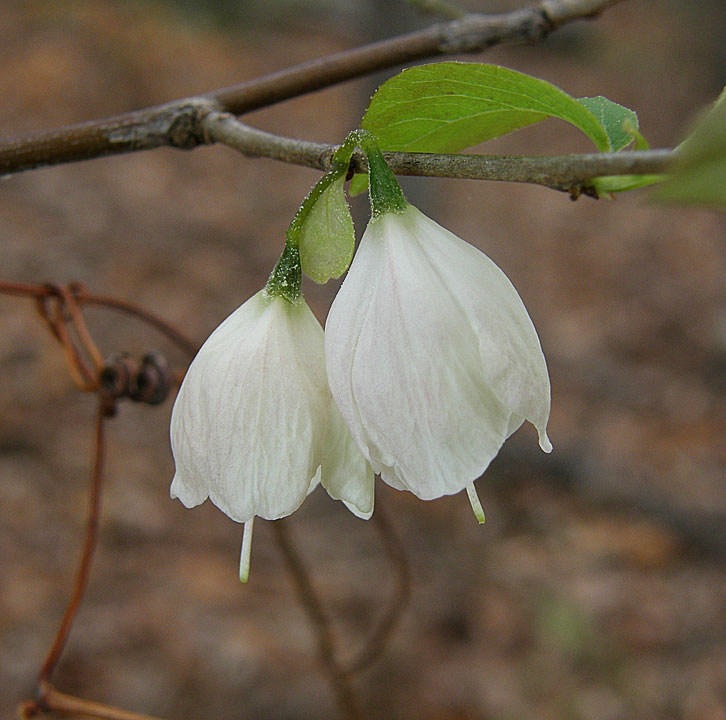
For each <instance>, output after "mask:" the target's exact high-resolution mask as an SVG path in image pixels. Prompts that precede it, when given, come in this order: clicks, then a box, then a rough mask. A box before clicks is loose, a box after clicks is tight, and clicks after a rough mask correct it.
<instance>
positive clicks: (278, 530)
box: [272, 520, 363, 720]
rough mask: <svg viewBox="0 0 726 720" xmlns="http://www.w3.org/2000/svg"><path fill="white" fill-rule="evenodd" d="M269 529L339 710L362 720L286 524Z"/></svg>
mask: <svg viewBox="0 0 726 720" xmlns="http://www.w3.org/2000/svg"><path fill="white" fill-rule="evenodd" d="M272 528H273V530H274V531H275V538H276V540H277V544H278V547H279V548H280V551H281V552H282V555H283V557H284V559H285V564H286V565H287V569H288V570H289V572H290V575H291V577H292V580H293V583H294V585H295V589H296V591H297V594H298V598H299V599H300V603H301V604H302V606H303V608H304V609H305V612H306V613H307V615H308V618H309V619H310V622H311V623H312V625H313V628H314V630H315V635H316V637H317V639H318V653H319V655H320V659H321V661H322V664H323V667H324V669H325V672H326V673H327V675H328V678H329V680H330V684H331V685H332V687H333V690H334V692H335V696H336V698H337V699H338V704H339V705H340V709H341V710H342V711H343V712H344V713H345V716H346V717H347V718H349V719H350V720H362V718H363V713H362V710H361V706H360V701H359V700H358V697H357V696H356V694H355V691H354V690H353V687H352V686H351V684H350V682H349V681H348V679H347V678H346V677H345V675H346V674H345V672H344V671H343V669H342V668H341V667H340V664H339V663H338V660H337V658H336V654H335V644H334V642H333V633H332V630H331V627H330V622H329V620H328V617H327V614H326V613H325V610H324V609H323V605H322V603H321V602H320V599H319V598H318V594H317V592H316V591H315V588H314V587H313V584H312V582H311V580H310V573H309V572H308V570H307V568H306V567H305V564H304V563H303V560H302V558H301V557H300V555H299V553H298V552H297V550H296V549H295V544H294V543H293V541H292V540H291V539H290V535H289V533H288V529H287V523H286V521H285V520H276V521H275V522H273V523H272Z"/></svg>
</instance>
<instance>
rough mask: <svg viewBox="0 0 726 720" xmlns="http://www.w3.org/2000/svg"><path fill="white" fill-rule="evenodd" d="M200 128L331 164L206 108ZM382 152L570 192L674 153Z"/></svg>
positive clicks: (326, 151) (267, 151) (638, 171)
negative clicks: (474, 153) (530, 154)
mask: <svg viewBox="0 0 726 720" xmlns="http://www.w3.org/2000/svg"><path fill="white" fill-rule="evenodd" d="M204 127H205V131H206V133H207V135H208V136H209V138H210V139H212V140H215V141H217V142H220V143H224V144H225V145H228V146H229V147H232V148H234V149H235V150H238V151H239V152H241V153H243V154H244V155H247V156H249V157H267V158H271V159H274V160H281V161H283V162H286V163H290V164H294V165H302V166H304V167H310V168H315V169H317V170H323V171H325V170H329V169H330V167H331V165H332V157H333V153H334V152H335V147H336V146H334V145H326V144H325V143H316V142H308V141H305V140H296V139H293V138H287V137H281V136H278V135H273V134H272V133H268V132H264V131H262V130H257V129H256V128H252V127H250V126H249V125H245V124H244V123H241V122H240V121H239V120H237V119H236V118H234V117H233V116H232V115H229V114H227V113H210V114H209V115H207V117H206V118H205V119H204ZM383 156H384V157H385V158H386V162H387V163H388V164H389V166H390V168H391V170H393V172H394V173H396V174H397V175H416V176H426V177H444V178H458V179H465V180H496V181H501V182H519V183H532V184H536V185H543V186H545V187H549V188H552V189H554V190H560V191H563V192H568V193H572V191H573V188H574V189H580V190H582V189H583V188H585V189H586V188H587V187H588V186H589V183H591V181H592V180H593V179H594V178H597V177H605V176H608V175H645V174H647V175H651V174H652V175H656V174H661V173H664V172H666V171H667V170H668V169H669V167H670V166H671V164H672V163H673V161H674V159H675V152H674V151H673V150H640V151H633V152H619V153H584V154H581V155H554V156H549V157H546V156H545V157H520V156H506V155H460V154H455V155H454V154H435V153H403V152H384V153H383ZM367 169H368V167H367V164H366V160H365V157H364V156H363V155H362V154H361V153H354V154H353V157H352V159H351V170H353V171H354V172H366V171H367Z"/></svg>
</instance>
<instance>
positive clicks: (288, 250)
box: [265, 130, 408, 303]
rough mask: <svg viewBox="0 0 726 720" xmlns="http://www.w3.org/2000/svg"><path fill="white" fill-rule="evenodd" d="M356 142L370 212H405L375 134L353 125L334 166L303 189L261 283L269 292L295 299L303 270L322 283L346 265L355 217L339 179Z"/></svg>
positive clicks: (405, 204) (336, 152) (379, 213)
mask: <svg viewBox="0 0 726 720" xmlns="http://www.w3.org/2000/svg"><path fill="white" fill-rule="evenodd" d="M356 147H359V148H360V149H361V150H362V151H363V152H364V153H365V155H366V157H367V159H368V169H369V174H370V199H371V214H372V215H373V217H378V216H380V215H383V214H384V213H390V212H393V213H400V212H403V211H404V210H405V209H406V207H407V206H408V203H407V202H406V198H405V197H404V195H403V191H402V190H401V186H400V185H399V184H398V181H397V180H396V176H395V175H394V174H393V172H391V169H390V168H389V167H388V165H387V164H386V161H385V160H384V158H383V154H382V153H381V150H380V148H379V147H378V144H377V143H376V140H375V138H374V137H373V135H371V133H369V132H368V131H367V130H354V131H353V132H351V133H350V134H349V135H348V137H347V138H346V139H345V141H344V142H343V143H342V144H341V145H340V146H339V147H338V148H337V150H336V151H335V153H334V154H333V162H332V167H331V168H330V170H328V172H326V173H325V175H323V176H322V177H321V178H320V180H318V182H317V183H316V184H315V185H314V186H313V188H312V189H311V190H310V192H309V193H308V194H307V196H306V197H305V199H304V200H303V202H302V204H301V205H300V209H299V210H298V211H297V213H295V217H294V218H293V219H292V222H291V223H290V227H288V229H287V232H286V233H285V249H284V250H283V252H282V255H281V256H280V259H279V260H278V261H277V264H276V265H275V267H274V269H273V270H272V273H271V274H270V278H269V280H268V281H267V285H266V286H265V289H266V291H267V292H268V293H269V294H270V295H275V296H279V297H283V298H285V299H286V300H287V301H288V302H291V303H295V302H296V301H297V299H298V298H299V297H300V284H301V280H302V273H303V271H304V272H305V274H306V275H308V276H309V277H311V278H312V279H313V280H314V281H315V282H318V283H324V282H327V281H328V280H329V279H330V278H335V277H339V276H340V275H342V274H343V273H344V272H345V271H346V270H347V269H348V267H349V265H350V262H351V260H352V258H353V250H354V247H355V233H354V231H353V219H352V218H351V216H350V210H349V208H348V204H347V202H346V200H345V192H344V190H343V182H344V180H345V176H346V175H347V174H348V168H349V166H350V160H351V157H352V156H353V152H354V151H355V149H356Z"/></svg>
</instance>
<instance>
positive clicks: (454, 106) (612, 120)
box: [351, 62, 647, 194]
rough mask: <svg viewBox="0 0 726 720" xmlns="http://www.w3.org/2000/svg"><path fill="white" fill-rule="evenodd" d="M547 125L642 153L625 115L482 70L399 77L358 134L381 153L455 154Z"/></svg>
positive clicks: (494, 69)
mask: <svg viewBox="0 0 726 720" xmlns="http://www.w3.org/2000/svg"><path fill="white" fill-rule="evenodd" d="M549 117H553V118H558V119H560V120H564V121H565V122H568V123H570V124H571V125H573V126H574V127H576V128H578V129H579V130H581V131H582V132H583V133H584V134H585V135H586V136H587V137H588V138H590V140H592V142H593V143H594V145H595V147H596V148H597V149H598V150H599V151H601V152H618V151H620V150H623V149H625V148H626V147H628V146H629V145H631V144H632V143H635V146H636V147H638V148H642V147H647V144H646V143H645V140H644V139H643V137H642V135H640V133H639V132H638V116H637V115H636V113H635V112H634V111H633V110H630V109H628V108H626V107H623V106H622V105H618V104H617V103H615V102H613V101H612V100H608V99H607V98H605V97H592V98H580V99H576V98H574V97H572V96H570V95H568V94H567V93H566V92H564V91H563V90H561V89H560V88H558V87H556V86H555V85H553V84H552V83H549V82H547V81H546V80H541V79H539V78H535V77H532V76H530V75H526V74H524V73H521V72H517V71H516V70H510V69H509V68H504V67H500V66H498V65H488V64H483V63H464V62H442V63H433V64H430V65H421V66H418V67H413V68H409V69H407V70H404V71H402V72H401V73H399V74H398V75H396V76H395V77H393V78H391V79H390V80H388V81H386V82H385V83H383V85H381V86H380V87H379V88H378V90H377V91H376V93H375V94H374V95H373V97H372V99H371V102H370V104H369V106H368V109H367V110H366V113H365V115H364V117H363V120H362V123H361V127H362V128H364V129H365V130H368V131H369V132H371V133H372V134H373V135H374V136H375V137H376V139H377V140H378V143H379V145H380V147H381V149H382V150H388V151H405V152H459V151H460V150H463V149H465V148H467V147H471V146H472V145H477V144H479V143H481V142H484V141H486V140H490V139H492V138H495V137H498V136H500V135H504V134H506V133H509V132H511V131H513V130H517V129H518V128H522V127H525V126H527V125H532V124H534V123H537V122H540V121H542V120H544V119H545V118H549ZM632 182H633V180H632V179H629V180H628V183H627V184H629V185H630V184H632ZM365 184H366V183H365V178H362V179H357V178H356V180H355V181H354V183H353V185H352V188H351V192H352V193H353V194H355V193H356V192H361V191H362V190H363V189H365ZM610 185H611V188H610V190H617V189H625V188H624V187H623V188H619V187H616V185H617V183H615V182H613V183H610ZM623 185H625V184H623Z"/></svg>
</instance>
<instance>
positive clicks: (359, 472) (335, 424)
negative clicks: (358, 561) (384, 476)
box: [322, 402, 374, 520]
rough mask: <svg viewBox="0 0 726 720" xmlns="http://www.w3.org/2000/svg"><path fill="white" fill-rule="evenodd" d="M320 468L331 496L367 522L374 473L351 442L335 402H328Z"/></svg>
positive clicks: (371, 510) (371, 513) (372, 498)
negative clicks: (327, 415) (324, 446)
mask: <svg viewBox="0 0 726 720" xmlns="http://www.w3.org/2000/svg"><path fill="white" fill-rule="evenodd" d="M322 469H323V472H322V484H323V487H324V488H325V489H326V490H327V491H328V494H329V495H330V497H332V498H333V499H334V500H341V501H342V502H343V503H344V504H345V506H346V507H347V508H348V510H350V511H351V512H352V513H353V514H354V515H356V516H358V517H359V518H362V519H363V520H368V518H370V517H371V515H373V502H374V476H373V470H372V469H371V466H370V465H369V464H368V463H367V462H366V460H365V458H364V457H363V456H362V455H361V453H360V450H358V447H357V446H356V444H355V442H353V438H352V437H351V435H350V433H349V432H348V428H347V427H346V425H345V423H344V422H343V418H342V417H341V416H340V411H339V410H338V408H337V406H336V405H335V403H334V402H331V403H330V424H329V426H328V440H327V443H326V452H325V455H324V457H323V468H322Z"/></svg>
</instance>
